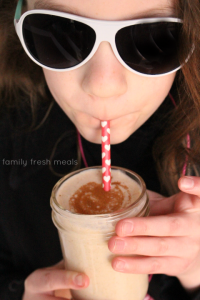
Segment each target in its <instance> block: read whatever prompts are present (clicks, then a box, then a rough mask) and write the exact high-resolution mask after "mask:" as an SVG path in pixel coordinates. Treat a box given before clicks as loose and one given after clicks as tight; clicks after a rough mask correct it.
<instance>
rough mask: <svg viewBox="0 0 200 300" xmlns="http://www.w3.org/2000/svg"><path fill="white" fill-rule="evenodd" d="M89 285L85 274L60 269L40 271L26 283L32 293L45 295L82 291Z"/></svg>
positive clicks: (32, 275) (27, 288) (33, 274)
mask: <svg viewBox="0 0 200 300" xmlns="http://www.w3.org/2000/svg"><path fill="white" fill-rule="evenodd" d="M88 285H89V278H88V277H87V276H86V275H85V274H81V273H77V272H72V271H65V270H59V269H54V270H52V269H48V268H47V269H39V270H36V271H35V272H34V273H32V274H31V275H30V276H29V277H28V278H27V279H26V281H25V289H26V290H27V291H29V292H32V293H44V292H50V291H54V290H59V289H81V288H85V287H87V286H88Z"/></svg>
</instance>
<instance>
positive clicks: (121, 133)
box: [28, 0, 175, 144]
mask: <svg viewBox="0 0 200 300" xmlns="http://www.w3.org/2000/svg"><path fill="white" fill-rule="evenodd" d="M34 8H44V9H53V10H59V11H63V12H69V13H72V14H76V15H80V16H85V17H89V18H94V19H102V20H128V19H136V18H145V17H161V16H162V17H170V16H174V12H173V1H172V0H151V1H149V0H123V1H121V0H73V1H71V0H64V1H63V0H50V1H47V0H39V1H37V0H28V9H34ZM44 75H45V78H46V81H47V84H48V86H49V89H50V91H51V93H52V95H53V97H54V99H55V100H56V102H57V103H58V104H59V105H60V107H61V108H62V109H63V111H64V112H65V113H66V114H67V115H68V117H69V118H70V119H71V120H72V122H73V123H74V124H75V126H76V127H77V129H78V130H79V132H80V133H81V135H82V136H83V137H84V138H85V139H87V140H88V141H90V142H93V143H101V127H100V120H110V121H111V122H110V125H111V143H112V144H117V143H120V142H122V141H124V140H126V139H127V138H128V137H129V136H130V135H131V134H132V133H133V132H134V131H135V130H137V129H138V128H139V127H140V126H141V125H142V124H143V123H144V122H145V121H146V120H147V119H148V118H149V117H150V116H151V115H152V114H153V113H154V111H155V110H156V109H157V108H158V107H159V105H160V104H161V103H162V102H163V100H164V99H165V97H166V96H167V94H168V92H169V90H170V88H171V86H172V83H173V81H174V77H175V73H172V74H169V75H165V76H162V77H157V78H149V77H143V76H141V75H137V74H134V73H132V72H130V71H129V70H127V69H126V68H125V67H124V66H122V65H121V64H120V62H119V61H118V60H117V58H116V57H115V55H114V53H113V51H112V48H111V46H110V44H109V43H108V42H102V43H101V44H100V46H99V48H98V50H97V52H96V53H95V54H94V56H93V57H92V58H91V59H90V60H89V61H88V62H87V63H86V64H84V65H83V66H82V67H80V68H78V69H75V70H73V71H68V72H55V71H50V70H45V69H44Z"/></svg>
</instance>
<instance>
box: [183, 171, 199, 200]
mask: <svg viewBox="0 0 200 300" xmlns="http://www.w3.org/2000/svg"><path fill="white" fill-rule="evenodd" d="M178 187H179V189H180V190H181V191H183V192H186V193H188V194H192V195H196V196H198V197H200V177H194V176H183V177H181V178H180V179H179V180H178Z"/></svg>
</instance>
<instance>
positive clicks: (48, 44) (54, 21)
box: [14, 0, 187, 77]
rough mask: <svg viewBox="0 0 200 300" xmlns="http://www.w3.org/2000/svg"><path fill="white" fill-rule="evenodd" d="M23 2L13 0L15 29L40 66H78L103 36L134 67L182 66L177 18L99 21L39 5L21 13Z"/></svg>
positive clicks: (146, 72) (157, 71)
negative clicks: (43, 7)
mask: <svg viewBox="0 0 200 300" xmlns="http://www.w3.org/2000/svg"><path fill="white" fill-rule="evenodd" d="M22 2H23V0H19V1H18V4H17V8H16V12H15V18H14V24H15V29H16V32H17V35H18V36H19V39H20V41H21V44H22V46H23V48H24V50H25V51H26V53H27V54H28V56H29V57H30V58H31V59H32V60H33V61H34V62H35V63H36V64H38V65H39V66H41V67H43V68H46V69H49V70H55V71H71V70H74V69H76V68H79V67H81V66H82V65H84V64H85V63H86V62H87V61H88V60H90V59H91V58H92V56H93V55H94V54H95V52H96V50H97V49H98V47H99V44H100V43H101V42H103V41H107V42H109V43H110V45H111V47H112V50H113V52H114V54H115V55H116V58H117V59H118V60H119V62H120V63H121V64H122V65H123V66H124V67H125V68H127V69H128V70H130V71H131V72H133V73H136V74H140V75H143V76H148V77H150V76H151V77H152V76H154V77H156V76H163V75H166V74H170V73H172V72H175V71H177V70H178V69H180V68H181V65H180V62H179V58H178V50H179V42H180V32H181V29H182V23H183V22H182V20H181V19H177V18H168V17H166V18H146V19H137V20H128V21H103V20H96V19H89V18H84V17H79V16H76V15H72V14H68V13H63V12H57V11H51V10H42V9H37V10H36V9H35V10H30V11H27V12H26V13H24V14H23V15H22V16H21V10H22ZM186 61H187V58H186Z"/></svg>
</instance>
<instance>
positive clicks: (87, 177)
mask: <svg viewBox="0 0 200 300" xmlns="http://www.w3.org/2000/svg"><path fill="white" fill-rule="evenodd" d="M124 170H125V169H121V170H119V169H118V168H114V167H112V170H111V177H112V179H111V190H110V191H109V192H105V191H103V189H102V183H101V180H102V173H101V168H97V167H96V168H89V169H87V170H79V171H76V172H74V173H72V176H71V174H69V175H67V176H66V177H64V178H63V179H61V180H60V181H59V182H58V183H57V185H56V186H55V187H54V190H53V192H52V198H51V205H52V208H53V221H54V223H55V225H56V226H57V228H58V232H59V237H60V241H61V247H62V252H63V257H64V260H65V264H66V269H69V270H74V271H78V272H84V273H85V274H87V275H88V276H89V278H90V285H89V287H88V288H86V289H83V290H74V291H72V295H73V298H74V299H76V300H79V299H80V300H123V299H126V300H143V299H144V297H145V295H146V292H147V289H148V276H147V275H144V274H125V273H120V272H116V271H114V270H113V268H112V266H111V260H112V258H113V257H114V255H113V254H112V253H111V252H110V251H109V249H108V239H109V238H110V237H111V236H112V235H114V234H115V225H116V223H117V222H118V221H119V220H120V219H123V218H127V217H132V216H144V215H147V214H148V199H147V195H146V193H145V191H144V185H143V184H141V182H140V178H139V177H137V176H135V175H133V173H132V172H131V173H130V174H132V176H131V177H130V176H129V175H128V174H129V171H128V170H125V171H124ZM73 174H74V175H73ZM105 193H106V195H105ZM109 194H110V195H109ZM105 197H107V198H106V199H105Z"/></svg>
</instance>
